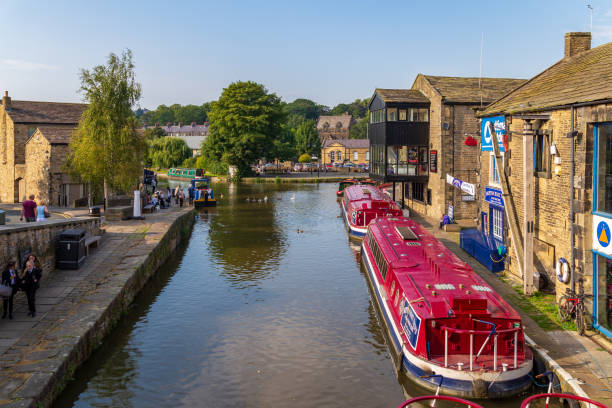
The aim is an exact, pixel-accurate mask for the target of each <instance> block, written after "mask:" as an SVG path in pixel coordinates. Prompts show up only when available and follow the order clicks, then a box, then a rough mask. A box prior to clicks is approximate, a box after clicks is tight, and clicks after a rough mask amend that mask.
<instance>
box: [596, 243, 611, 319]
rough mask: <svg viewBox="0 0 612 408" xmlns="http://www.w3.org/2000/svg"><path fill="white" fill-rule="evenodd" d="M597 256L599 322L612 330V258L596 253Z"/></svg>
mask: <svg viewBox="0 0 612 408" xmlns="http://www.w3.org/2000/svg"><path fill="white" fill-rule="evenodd" d="M596 258H597V282H596V284H597V299H593V303H595V304H594V305H593V307H594V308H597V324H599V325H600V326H603V327H604V328H606V329H608V330H612V260H610V259H608V258H606V257H603V256H601V255H596Z"/></svg>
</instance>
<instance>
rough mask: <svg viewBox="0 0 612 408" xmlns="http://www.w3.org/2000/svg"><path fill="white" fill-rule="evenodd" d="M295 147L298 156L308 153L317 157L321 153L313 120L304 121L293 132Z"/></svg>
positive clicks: (319, 140)
mask: <svg viewBox="0 0 612 408" xmlns="http://www.w3.org/2000/svg"><path fill="white" fill-rule="evenodd" d="M295 145H296V150H297V153H298V154H299V155H301V154H303V153H308V154H310V155H311V156H318V155H319V154H320V152H321V139H319V134H318V133H317V130H316V128H315V121H314V120H305V121H303V122H302V123H300V124H299V126H298V127H297V129H296V130H295Z"/></svg>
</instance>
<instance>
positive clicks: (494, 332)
mask: <svg viewBox="0 0 612 408" xmlns="http://www.w3.org/2000/svg"><path fill="white" fill-rule="evenodd" d="M473 320H474V321H476V322H479V323H484V324H487V325H490V326H492V329H491V330H469V329H457V328H455V327H447V326H442V327H441V330H443V331H444V367H448V336H449V332H450V333H451V334H452V333H457V334H459V335H464V334H469V336H470V371H473V369H474V362H476V360H478V357H480V355H481V353H482V352H483V350H484V348H485V346H486V345H487V343H488V342H489V340H490V339H491V338H493V371H497V338H498V337H499V336H505V335H507V334H509V333H514V366H513V368H517V367H518V332H519V330H521V328H520V327H514V328H511V329H504V330H497V325H496V324H495V323H491V322H487V321H484V320H478V319H473ZM474 335H486V336H487V337H486V339H485V340H484V342H483V343H482V345H481V346H480V349H479V350H478V353H476V357H474ZM462 366H463V364H460V365H459V369H461V367H462ZM502 367H503V370H504V371H505V370H506V369H507V365H506V364H503V365H502Z"/></svg>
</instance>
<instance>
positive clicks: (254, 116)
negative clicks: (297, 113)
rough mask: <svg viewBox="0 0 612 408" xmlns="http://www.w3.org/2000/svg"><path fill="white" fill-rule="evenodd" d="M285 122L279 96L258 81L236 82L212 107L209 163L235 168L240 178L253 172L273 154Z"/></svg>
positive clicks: (207, 146) (206, 145) (204, 152)
mask: <svg viewBox="0 0 612 408" xmlns="http://www.w3.org/2000/svg"><path fill="white" fill-rule="evenodd" d="M284 120H285V114H284V113H283V109H282V105H281V101H280V98H279V97H278V96H276V94H273V93H272V94H270V93H268V91H267V90H266V88H265V87H264V86H263V85H261V84H257V83H255V82H251V81H248V82H241V81H239V82H234V83H232V84H230V85H229V86H228V87H227V88H225V89H224V90H223V93H222V94H221V97H220V98H219V100H218V101H217V102H214V103H213V104H212V108H211V111H210V112H209V121H210V133H209V136H208V137H207V138H206V141H205V142H204V144H203V149H202V155H203V156H205V158H206V159H205V160H206V161H207V162H209V163H210V162H215V161H217V162H223V163H225V164H227V165H230V166H236V168H237V176H238V178H240V177H242V176H244V175H245V174H247V173H248V172H250V165H251V163H253V162H255V161H256V160H258V159H260V158H263V157H270V154H271V153H274V151H273V150H274V138H275V137H277V135H279V134H280V132H281V126H282V123H283V122H284Z"/></svg>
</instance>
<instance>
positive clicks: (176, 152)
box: [149, 136, 192, 169]
mask: <svg viewBox="0 0 612 408" xmlns="http://www.w3.org/2000/svg"><path fill="white" fill-rule="evenodd" d="M191 156H192V154H191V150H190V149H189V147H188V146H187V143H185V141H184V140H183V139H180V138H178V137H170V136H166V137H162V138H160V139H156V140H154V141H153V143H152V144H151V147H150V150H149V159H150V160H151V164H152V166H153V167H158V168H164V169H165V168H169V167H178V166H180V165H181V164H182V163H183V161H184V160H185V159H188V158H190V157H191Z"/></svg>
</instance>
